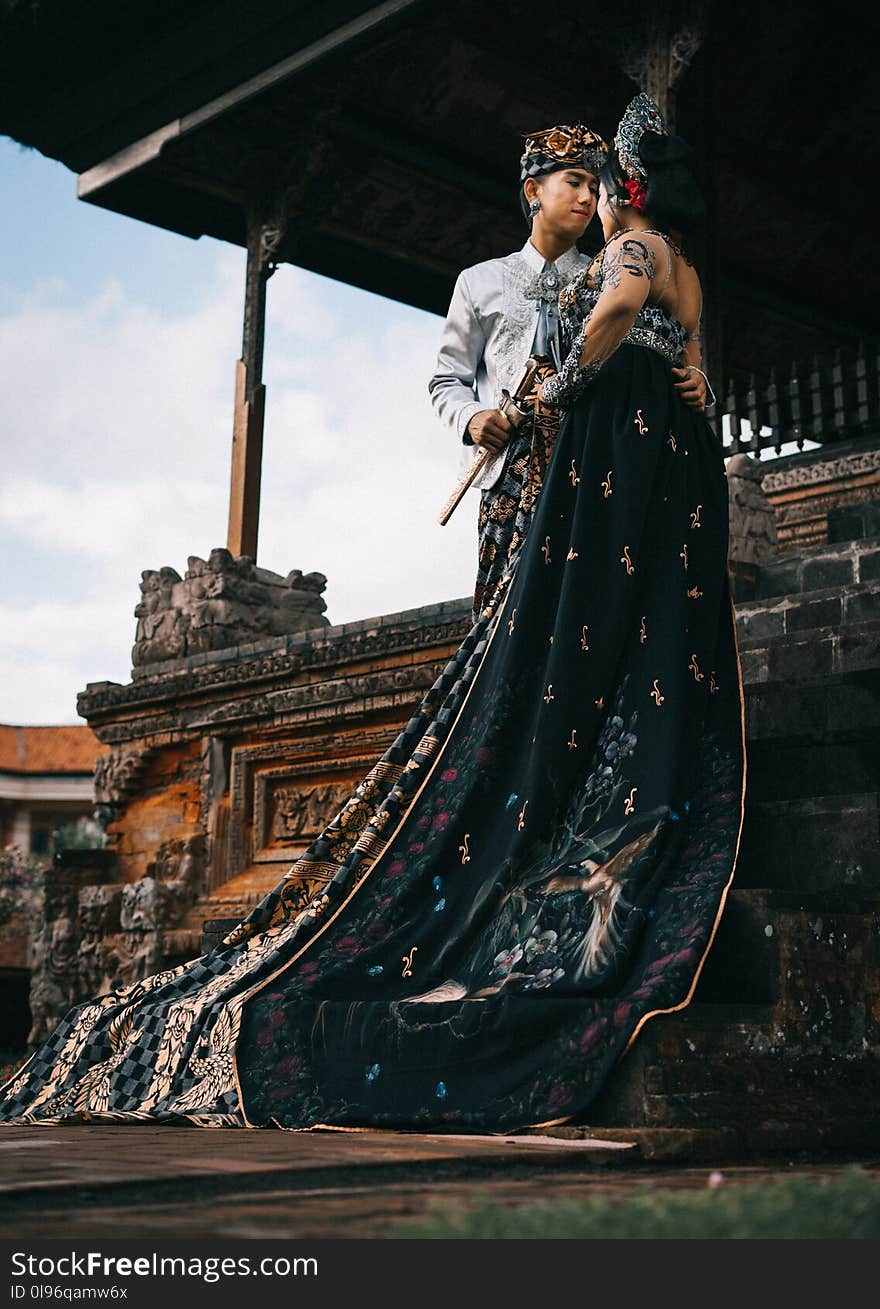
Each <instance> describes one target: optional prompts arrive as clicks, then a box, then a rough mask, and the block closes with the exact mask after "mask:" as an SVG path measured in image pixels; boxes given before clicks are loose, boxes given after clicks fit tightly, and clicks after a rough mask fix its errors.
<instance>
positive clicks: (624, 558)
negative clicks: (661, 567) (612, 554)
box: [618, 545, 636, 577]
mask: <svg viewBox="0 0 880 1309" xmlns="http://www.w3.org/2000/svg"><path fill="white" fill-rule="evenodd" d="M618 563H621V564H625V565H626V575H627V577H632V575H633V573H634V572H635V571H636V566H635V564H634V563H633V561H632V560H631V559H630V557H629V546H628V545H625V546H624V547H623V554H622V555H621V556H620V559H619V560H618Z"/></svg>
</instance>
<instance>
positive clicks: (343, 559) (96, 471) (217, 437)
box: [0, 138, 478, 724]
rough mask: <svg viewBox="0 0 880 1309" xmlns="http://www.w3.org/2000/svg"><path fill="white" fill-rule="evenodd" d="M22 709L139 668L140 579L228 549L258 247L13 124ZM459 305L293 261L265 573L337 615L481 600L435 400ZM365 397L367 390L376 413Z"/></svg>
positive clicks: (8, 544) (9, 394)
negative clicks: (379, 291) (139, 207)
mask: <svg viewBox="0 0 880 1309" xmlns="http://www.w3.org/2000/svg"><path fill="white" fill-rule="evenodd" d="M0 197H2V204H0V248H2V250H3V251H4V258H3V259H2V262H0V455H2V458H0V722H4V723H33V724H36V723H75V722H81V721H82V720H81V719H79V718H78V717H77V713H76V695H77V692H78V691H81V690H83V689H84V688H85V686H86V684H87V683H88V682H98V681H117V682H128V681H129V680H130V670H131V646H132V644H133V641H134V634H135V625H136V619H135V618H134V607H135V605H136V604H137V602H138V600H139V599H140V589H139V583H140V575H141V572H142V570H144V569H147V568H160V567H162V566H163V565H171V566H172V567H174V568H176V569H177V571H178V572H179V573H180V574H181V575H182V574H183V573H184V571H185V569H186V565H187V559H188V557H189V556H191V555H197V556H200V557H201V558H206V557H207V555H208V554H209V553H210V551H211V550H212V549H213V548H215V547H216V546H224V545H225V544H226V523H227V515H228V508H229V461H230V450H231V441H232V402H233V392H234V382H235V361H236V359H237V358H238V356H239V354H240V351H241V313H242V303H243V294H244V273H245V253H244V251H243V250H241V249H239V248H237V247H234V246H229V245H226V244H224V243H223V242H220V241H215V240H213V239H211V238H208V237H202V238H201V239H200V240H198V241H192V240H190V239H189V238H187V237H183V236H175V235H173V234H171V233H169V232H164V231H161V230H159V229H157V228H152V227H150V226H148V225H147V224H144V223H140V222H137V221H135V220H133V219H129V218H123V217H121V216H119V215H117V214H113V213H109V212H107V211H105V210H103V209H99V208H97V207H95V206H93V205H88V204H84V203H83V202H81V201H79V200H77V198H76V178H75V175H74V174H73V173H71V172H70V171H69V170H68V169H66V168H64V167H63V166H62V165H61V164H58V163H55V162H54V161H52V160H49V159H45V158H44V157H43V156H41V155H40V154H38V153H36V152H35V151H27V150H23V149H21V147H19V146H17V145H16V144H14V143H13V142H11V141H9V140H8V139H6V138H0ZM441 326H442V322H441V319H439V318H438V317H436V316H434V315H432V314H427V313H423V312H421V311H419V310H415V309H411V308H407V307H405V306H402V305H399V304H396V303H394V302H392V301H389V300H385V299H383V298H381V297H379V296H375V295H370V294H368V293H366V292H363V291H357V290H355V289H354V288H351V287H347V286H345V285H343V284H342V283H338V282H334V281H332V280H330V279H327V278H322V277H318V276H316V275H314V274H311V273H306V272H304V271H303V270H301V269H297V268H292V267H289V266H287V265H284V266H282V267H281V268H279V270H278V271H277V272H276V274H275V275H274V276H273V277H272V279H271V280H270V282H269V286H268V310H267V328H266V357H265V363H264V381H265V383H266V387H267V404H266V423H265V437H264V456H263V482H262V501H261V517H260V536H259V545H258V563H259V564H260V565H262V566H263V567H266V568H271V569H274V570H275V571H276V572H278V573H281V574H282V575H285V574H287V573H288V572H290V570H291V569H293V568H300V569H302V571H303V572H311V571H313V570H316V571H318V572H322V573H324V574H326V576H327V579H328V582H327V589H326V591H325V593H324V598H325V600H326V602H327V616H328V618H329V619H330V621H331V622H333V623H343V622H348V621H351V620H354V619H358V618H367V617H371V616H373V615H376V614H382V613H390V612H395V611H397V610H400V609H407V608H411V607H414V606H417V605H423V604H431V603H435V602H436V601H438V600H448V599H452V598H455V597H460V596H465V595H467V594H469V593H470V591H471V590H472V588H473V581H474V572H475V567H476V512H477V504H478V495H477V492H470V493H469V495H468V497H467V498H466V500H465V502H464V504H463V505H462V506H461V507H460V508H459V510H458V511H457V512H456V514H455V516H454V517H453V518H452V520H451V522H450V523H449V525H448V526H447V527H445V528H441V527H440V526H439V525H438V524H437V521H436V520H437V513H438V512H439V509H440V507H441V505H442V504H443V502H444V501H445V500H446V498H447V496H448V494H449V492H450V491H451V489H452V487H453V485H454V484H455V482H456V480H457V476H458V457H459V447H458V445H457V443H456V442H455V439H454V438H453V437H452V436H451V435H450V434H449V433H448V432H447V431H446V430H445V429H444V428H442V427H441V426H440V424H439V423H438V422H437V420H436V419H435V418H434V415H433V413H432V411H431V407H430V402H429V399H428V395H427V381H428V378H429V377H430V375H431V373H432V371H433V365H434V359H435V355H436V350H437V346H438V343H439V335H440V329H441ZM364 396H368V397H369V403H368V404H367V405H365V404H364V400H363V398H364Z"/></svg>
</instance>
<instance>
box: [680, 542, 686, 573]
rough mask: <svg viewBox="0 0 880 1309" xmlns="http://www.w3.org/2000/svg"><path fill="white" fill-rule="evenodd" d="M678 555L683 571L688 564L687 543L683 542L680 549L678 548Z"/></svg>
mask: <svg viewBox="0 0 880 1309" xmlns="http://www.w3.org/2000/svg"><path fill="white" fill-rule="evenodd" d="M678 557H679V559H680V560H681V561H682V563H683V564H684V571H685V572H687V566H688V548H687V543H685V544H684V545H683V546H682V547H681V549H680V550H679V552H678Z"/></svg>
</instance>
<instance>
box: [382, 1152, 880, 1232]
mask: <svg viewBox="0 0 880 1309" xmlns="http://www.w3.org/2000/svg"><path fill="white" fill-rule="evenodd" d="M390 1236H391V1237H396V1238H400V1239H406V1238H414V1237H448V1238H456V1239H462V1238H464V1239H470V1240H478V1241H479V1240H495V1239H497V1238H499V1237H501V1238H511V1239H513V1238H515V1239H516V1240H519V1241H522V1240H546V1239H547V1238H551V1239H559V1238H567V1239H569V1240H585V1239H586V1240H601V1241H609V1240H610V1241H614V1240H633V1239H639V1240H663V1239H670V1240H681V1239H682V1238H685V1239H691V1240H700V1239H704V1240H705V1239H710V1240H711V1239H717V1238H719V1237H721V1238H733V1239H747V1240H753V1239H755V1238H758V1239H760V1238H766V1239H780V1238H782V1239H792V1238H799V1239H805V1240H835V1241H840V1240H870V1239H872V1238H876V1237H878V1236H880V1183H877V1182H875V1181H873V1180H872V1179H871V1178H870V1177H869V1176H868V1174H867V1173H866V1172H864V1170H863V1169H861V1168H859V1167H858V1166H856V1165H851V1166H850V1167H848V1168H846V1169H844V1170H843V1171H842V1172H841V1173H840V1174H838V1175H837V1176H836V1177H833V1178H825V1179H821V1180H815V1179H813V1178H808V1177H782V1178H779V1179H774V1180H772V1181H767V1182H748V1183H735V1182H724V1183H722V1184H721V1185H720V1186H716V1187H713V1188H710V1187H708V1186H707V1187H705V1188H704V1189H701V1190H695V1191H669V1190H664V1189H663V1188H662V1187H659V1186H656V1185H654V1184H653V1183H650V1182H648V1183H640V1184H639V1185H638V1189H637V1190H636V1191H635V1192H634V1193H633V1194H631V1195H628V1196H626V1197H625V1198H623V1199H618V1198H616V1197H611V1196H608V1195H601V1194H600V1195H596V1196H593V1197H587V1198H585V1199H580V1200H547V1201H536V1202H535V1203H532V1204H528V1203H527V1204H523V1205H517V1206H515V1207H514V1206H511V1205H501V1204H497V1203H496V1202H495V1201H493V1200H491V1199H489V1197H488V1196H487V1195H486V1194H485V1193H482V1192H478V1193H477V1195H476V1196H475V1200H474V1203H473V1205H471V1206H469V1207H468V1208H466V1209H463V1208H461V1207H456V1208H454V1209H453V1208H452V1207H450V1206H442V1205H441V1206H439V1207H435V1208H434V1209H432V1210H431V1212H430V1213H429V1214H428V1215H427V1216H426V1217H425V1218H423V1219H419V1220H418V1221H411V1222H406V1223H399V1224H397V1225H396V1226H395V1227H394V1228H393V1229H392V1231H391V1232H390Z"/></svg>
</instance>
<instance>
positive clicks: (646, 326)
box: [559, 265, 688, 363]
mask: <svg viewBox="0 0 880 1309" xmlns="http://www.w3.org/2000/svg"><path fill="white" fill-rule="evenodd" d="M594 268H595V265H592V266H591V267H587V268H584V269H582V270H581V272H579V273H578V274H577V276H576V277H575V278H574V279H573V280H572V281H571V282H570V283H569V285H568V286H567V287H566V288H565V290H564V291H563V292H562V293H561V295H560V297H559V317H560V322H561V326H562V335H563V354H564V353H566V352H567V351H568V350H569V349H570V348H571V343H572V342H573V341H574V338H575V336H576V335H577V333H578V331H579V330H580V328H581V327H582V325H583V323H584V320H585V319H586V318H588V317H589V316H590V314H591V313H592V311H593V308H594V306H595V304H596V301H597V299H598V298H599V292H600V291H601V290H602V270H601V267H600V268H599V271H598V272H595V271H593V269H594ZM623 340H624V341H628V342H630V344H632V345H644V346H647V347H648V349H649V350H656V351H657V353H658V354H661V355H662V356H663V358H664V359H668V360H669V362H670V363H676V362H677V361H678V360H679V359H680V358H681V355H682V351H683V350H684V347H685V345H686V344H687V340H688V331H687V328H686V327H684V326H683V324H682V323H680V322H679V321H678V319H677V318H676V317H675V316H674V315H673V314H671V313H669V311H668V310H667V309H664V308H663V306H662V305H659V304H650V303H649V302H648V301H646V302H645V303H644V304H643V305H642V307H641V309H640V310H639V312H638V313H637V314H636V318H635V322H634V323H633V325H632V327H631V328H630V329H629V331H628V332H627V334H626V336H625V337H624V338H623Z"/></svg>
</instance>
